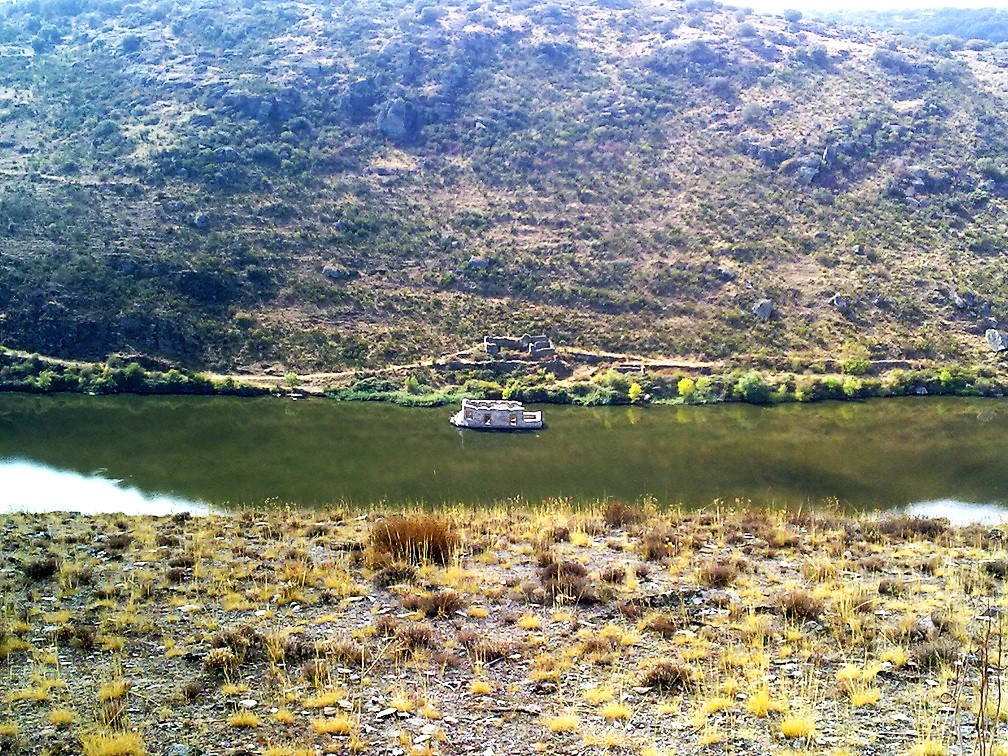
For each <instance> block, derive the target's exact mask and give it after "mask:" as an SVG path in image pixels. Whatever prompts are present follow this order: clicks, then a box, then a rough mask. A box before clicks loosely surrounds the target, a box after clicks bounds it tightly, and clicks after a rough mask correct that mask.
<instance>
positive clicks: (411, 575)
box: [374, 562, 417, 588]
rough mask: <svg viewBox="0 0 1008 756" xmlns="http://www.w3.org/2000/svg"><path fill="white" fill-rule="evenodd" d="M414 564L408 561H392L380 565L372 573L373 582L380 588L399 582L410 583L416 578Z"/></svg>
mask: <svg viewBox="0 0 1008 756" xmlns="http://www.w3.org/2000/svg"><path fill="white" fill-rule="evenodd" d="M416 577H417V569H416V565H413V564H409V563H408V562H393V563H392V564H388V565H385V566H384V567H381V568H380V569H379V570H378V571H377V572H375V575H374V584H375V585H377V586H380V587H382V588H388V587H389V586H390V585H398V584H400V583H412V582H414V581H415V580H416Z"/></svg>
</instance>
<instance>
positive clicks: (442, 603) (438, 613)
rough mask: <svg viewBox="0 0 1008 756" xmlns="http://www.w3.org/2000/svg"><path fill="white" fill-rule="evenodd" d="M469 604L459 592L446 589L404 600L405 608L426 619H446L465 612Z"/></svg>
mask: <svg viewBox="0 0 1008 756" xmlns="http://www.w3.org/2000/svg"><path fill="white" fill-rule="evenodd" d="M467 606H469V602H468V601H466V599H465V597H464V596H462V595H461V594H459V593H458V592H457V591H453V590H451V589H446V590H443V591H437V592H435V593H430V594H418V593H414V594H411V595H409V596H406V597H405V598H404V599H403V608H405V609H409V610H411V611H415V612H420V613H421V614H422V615H423V616H425V617H433V618H445V617H451V616H453V615H454V614H456V613H457V612H462V611H465V609H466V607H467Z"/></svg>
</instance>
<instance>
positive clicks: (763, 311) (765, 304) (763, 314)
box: [752, 299, 774, 320]
mask: <svg viewBox="0 0 1008 756" xmlns="http://www.w3.org/2000/svg"><path fill="white" fill-rule="evenodd" d="M773 311H774V306H773V302H772V301H770V300H769V299H761V300H760V301H759V302H757V303H756V304H754V305H753V306H752V312H753V315H755V316H756V317H757V318H759V319H760V320H770V316H771V315H773Z"/></svg>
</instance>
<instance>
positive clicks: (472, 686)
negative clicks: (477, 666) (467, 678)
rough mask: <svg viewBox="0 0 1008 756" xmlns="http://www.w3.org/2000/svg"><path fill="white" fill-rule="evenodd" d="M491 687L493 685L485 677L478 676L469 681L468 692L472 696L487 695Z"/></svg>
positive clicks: (491, 689)
mask: <svg viewBox="0 0 1008 756" xmlns="http://www.w3.org/2000/svg"><path fill="white" fill-rule="evenodd" d="M493 689H494V688H493V685H491V684H490V681H489V680H486V679H482V678H479V679H476V680H473V681H472V682H471V683H469V692H470V693H472V694H473V695H474V696H487V695H489V694H491V693H493Z"/></svg>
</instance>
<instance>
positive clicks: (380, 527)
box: [371, 514, 460, 564]
mask: <svg viewBox="0 0 1008 756" xmlns="http://www.w3.org/2000/svg"><path fill="white" fill-rule="evenodd" d="M459 545H460V539H459V535H458V532H457V531H456V529H455V524H454V523H453V522H452V521H451V520H450V519H449V518H447V517H442V516H437V515H432V514H416V515H400V516H396V517H389V518H387V519H384V520H382V521H381V522H378V523H375V525H374V527H373V528H372V529H371V547H372V548H373V549H374V551H375V553H376V554H378V555H382V554H387V555H389V556H391V557H393V558H395V559H402V560H405V561H407V562H411V563H414V564H416V563H419V562H426V561H430V562H435V563H437V564H447V563H448V561H449V560H450V559H452V557H454V556H455V554H456V553H457V552H458V549H459Z"/></svg>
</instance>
